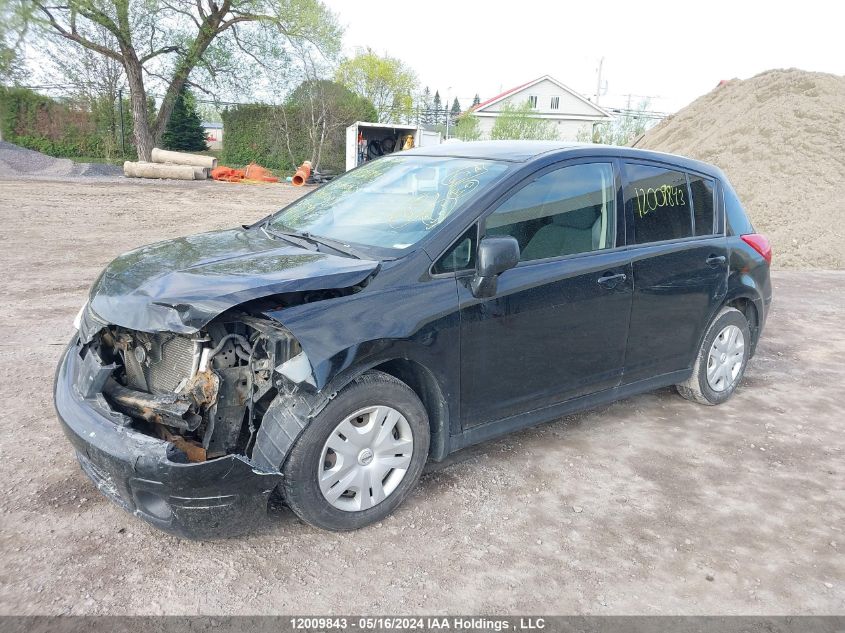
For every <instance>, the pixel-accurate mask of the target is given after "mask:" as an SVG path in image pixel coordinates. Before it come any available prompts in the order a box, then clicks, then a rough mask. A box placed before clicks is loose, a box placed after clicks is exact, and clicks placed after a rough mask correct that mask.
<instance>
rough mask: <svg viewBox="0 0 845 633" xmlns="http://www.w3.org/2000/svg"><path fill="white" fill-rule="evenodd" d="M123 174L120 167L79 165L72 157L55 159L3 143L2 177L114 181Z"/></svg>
mask: <svg viewBox="0 0 845 633" xmlns="http://www.w3.org/2000/svg"><path fill="white" fill-rule="evenodd" d="M122 174H123V169H122V168H120V167H118V166H117V165H106V164H103V163H77V162H74V161H72V160H70V159H69V158H54V157H53V156H47V155H46V154H42V153H41V152H36V151H34V150H31V149H26V148H25V147H20V146H18V145H14V144H13V143H9V142H8V141H0V178H10V179H14V178H26V179H28V180H33V179H36V180H38V179H46V180H49V179H56V178H62V179H63V178H96V179H98V180H103V179H111V180H113V179H116V178H118V177H121V176H122Z"/></svg>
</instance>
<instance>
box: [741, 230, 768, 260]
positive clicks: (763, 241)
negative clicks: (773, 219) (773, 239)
mask: <svg viewBox="0 0 845 633" xmlns="http://www.w3.org/2000/svg"><path fill="white" fill-rule="evenodd" d="M741 237H742V241H743V242H745V243H746V244H748V245H749V246H750V247H751V248H753V249H754V250H755V251H757V252H758V253H760V255H762V256H763V259H765V260H766V263H767V264H771V263H772V245H771V244H769V238H767V237H766V236H765V235H760V234H759V233H749V234H748V235H743V236H741Z"/></svg>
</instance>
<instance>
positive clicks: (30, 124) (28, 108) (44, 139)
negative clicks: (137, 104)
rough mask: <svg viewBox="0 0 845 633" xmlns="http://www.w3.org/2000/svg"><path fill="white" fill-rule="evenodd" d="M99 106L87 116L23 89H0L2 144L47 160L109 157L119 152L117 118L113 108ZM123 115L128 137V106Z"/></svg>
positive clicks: (64, 104) (85, 111) (129, 125)
mask: <svg viewBox="0 0 845 633" xmlns="http://www.w3.org/2000/svg"><path fill="white" fill-rule="evenodd" d="M101 105H102V107H101ZM101 105H100V104H98V107H97V112H90V111H88V110H85V109H83V108H80V107H77V106H75V105H74V104H73V103H65V102H61V101H56V100H55V99H51V98H49V97H46V96H44V95H40V94H38V93H36V92H33V91H32V90H29V89H27V88H6V87H0V130H2V135H3V139H4V140H6V141H9V142H10V143H15V144H16V145H20V146H21V147H27V148H29V149H34V150H36V151H39V152H42V153H44V154H49V155H51V156H63V157H69V158H73V157H79V156H101V157H111V156H114V155H115V154H116V153H118V152H119V145H120V140H119V132H118V136H117V137H115V131H116V128H119V118H118V116H117V114H116V112H114V110H115V107H114V104H109V103H106V104H101ZM124 113H125V115H124V116H125V117H128V118H127V119H125V120H124V129H125V130H126V131H127V132H129V133H131V130H132V122H131V115H130V114H129V108H128V106H126V107H124ZM127 149H130V147H129V144H128V143H127Z"/></svg>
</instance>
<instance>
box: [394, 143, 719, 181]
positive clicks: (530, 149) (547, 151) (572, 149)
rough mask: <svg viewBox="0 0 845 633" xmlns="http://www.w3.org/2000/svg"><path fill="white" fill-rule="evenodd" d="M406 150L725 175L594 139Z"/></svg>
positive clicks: (685, 160)
mask: <svg viewBox="0 0 845 633" xmlns="http://www.w3.org/2000/svg"><path fill="white" fill-rule="evenodd" d="M406 154H411V155H415V156H446V157H454V158H477V159H483V160H501V161H507V162H511V163H526V162H529V161H532V160H534V159H537V158H542V157H545V158H549V157H556V158H561V159H562V158H580V157H588V156H595V155H601V156H617V157H619V158H639V159H641V160H653V161H657V162H661V163H671V164H673V165H676V166H678V167H681V168H685V169H692V170H695V171H700V172H703V173H707V174H711V175H713V176H716V177H720V178H724V176H723V174H722V172H721V171H720V170H719V169H718V168H717V167H715V166H713V165H710V164H708V163H703V162H701V161H698V160H694V159H692V158H686V157H685V156H678V155H676V154H666V153H664V152H655V151H651V150H645V149H638V148H634V147H620V146H617V145H599V144H596V143H569V142H564V141H467V142H460V141H459V142H446V143H441V144H440V145H430V146H427V147H417V148H414V149H411V150H406V151H403V152H402V155H406Z"/></svg>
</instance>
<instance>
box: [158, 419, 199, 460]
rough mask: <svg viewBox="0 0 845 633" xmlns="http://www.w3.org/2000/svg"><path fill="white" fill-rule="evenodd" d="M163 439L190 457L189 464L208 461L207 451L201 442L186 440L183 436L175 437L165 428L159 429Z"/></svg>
mask: <svg viewBox="0 0 845 633" xmlns="http://www.w3.org/2000/svg"><path fill="white" fill-rule="evenodd" d="M158 428H159V434H160V435H161V438H162V439H164V440H167V441H168V442H170V443H171V444H173V446H175V447H176V448H178V449H179V450H180V451H182V452H183V453H185V455H187V456H188V461H189V462H204V461H206V460H207V459H208V455H207V454H206V452H205V449H204V448H203V447H202V445H201V444H200V443H199V442H194V441H192V440H189V439H186V438H184V437H182V436H181V435H174V434H173V433H171V432H170V431H168V430H167V429H166V428H164V427H163V426H160V427H158Z"/></svg>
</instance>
